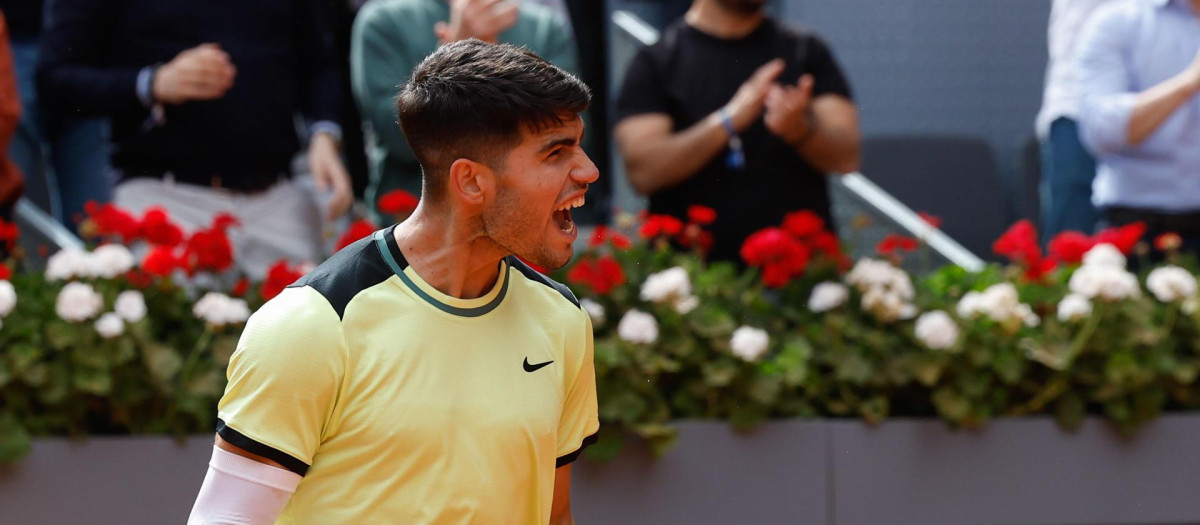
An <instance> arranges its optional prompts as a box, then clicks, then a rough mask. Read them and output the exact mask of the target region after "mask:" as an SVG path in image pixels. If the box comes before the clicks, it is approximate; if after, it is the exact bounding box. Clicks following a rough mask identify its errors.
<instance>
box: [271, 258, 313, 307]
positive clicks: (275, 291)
mask: <svg viewBox="0 0 1200 525" xmlns="http://www.w3.org/2000/svg"><path fill="white" fill-rule="evenodd" d="M301 277H304V274H303V273H300V269H299V268H292V267H290V266H288V262H287V261H285V260H282V259H281V260H279V261H277V262H276V263H275V264H273V265H271V267H270V268H268V269H267V279H266V280H265V281H263V284H262V297H263V300H264V301H268V300H271V299H273V298H274V297H275V296H276V295H279V294H280V292H283V289H284V288H287V287H288V285H290V284H292V283H294V282H296V280H297V279H299V278H301Z"/></svg>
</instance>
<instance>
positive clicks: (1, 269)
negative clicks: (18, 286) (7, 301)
mask: <svg viewBox="0 0 1200 525" xmlns="http://www.w3.org/2000/svg"><path fill="white" fill-rule="evenodd" d="M9 279H12V270H10V269H9V268H8V265H6V264H0V281H7V280H9Z"/></svg>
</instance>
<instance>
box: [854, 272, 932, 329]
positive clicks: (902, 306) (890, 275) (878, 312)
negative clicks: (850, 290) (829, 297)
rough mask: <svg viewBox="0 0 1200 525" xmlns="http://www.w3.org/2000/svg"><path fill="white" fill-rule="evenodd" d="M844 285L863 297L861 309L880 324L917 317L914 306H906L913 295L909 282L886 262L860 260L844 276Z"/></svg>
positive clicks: (905, 276) (901, 273) (909, 279)
mask: <svg viewBox="0 0 1200 525" xmlns="http://www.w3.org/2000/svg"><path fill="white" fill-rule="evenodd" d="M846 282H848V283H850V284H851V285H853V286H854V287H855V288H857V289H858V291H859V292H860V293H862V294H863V298H862V308H863V310H866V311H867V312H869V313H871V314H872V315H874V316H875V317H876V318H877V319H879V320H880V321H883V322H885V323H886V322H891V321H895V320H897V319H906V318H911V317H912V316H914V315H916V307H915V306H912V305H911V304H909V301H910V300H911V299H912V298H913V295H914V291H913V285H912V279H911V278H909V276H908V274H907V273H905V271H904V270H901V269H900V268H897V267H895V266H894V265H892V264H891V263H889V262H887V261H878V260H874V259H859V261H858V263H856V264H855V265H854V268H853V269H851V270H850V272H849V273H847V274H846Z"/></svg>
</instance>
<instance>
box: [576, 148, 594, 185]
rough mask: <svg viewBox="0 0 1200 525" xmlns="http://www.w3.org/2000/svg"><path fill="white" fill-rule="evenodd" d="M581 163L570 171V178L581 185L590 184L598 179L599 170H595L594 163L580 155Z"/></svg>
mask: <svg viewBox="0 0 1200 525" xmlns="http://www.w3.org/2000/svg"><path fill="white" fill-rule="evenodd" d="M582 156H583V162H582V163H580V164H579V165H578V166H576V167H575V168H574V169H572V170H571V178H572V179H575V180H576V181H579V182H581V183H583V184H591V183H593V182H596V180H597V179H599V178H600V170H599V169H597V168H596V163H594V162H592V159H591V158H590V157H588V156H587V154H586V153H582Z"/></svg>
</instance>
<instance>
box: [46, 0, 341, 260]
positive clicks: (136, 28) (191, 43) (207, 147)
mask: <svg viewBox="0 0 1200 525" xmlns="http://www.w3.org/2000/svg"><path fill="white" fill-rule="evenodd" d="M47 16H48V20H47V22H48V24H47V26H46V30H45V33H44V38H43V48H42V57H41V61H40V62H39V65H38V87H39V91H40V93H41V94H42V98H43V100H44V101H45V102H46V103H47V105H53V106H55V107H57V108H58V109H60V110H63V111H70V112H77V113H81V114H90V115H109V116H111V117H112V135H113V142H114V146H115V147H114V150H113V153H112V165H113V167H114V168H115V170H116V171H117V172H118V175H119V179H120V182H119V183H118V185H117V188H116V192H115V202H116V203H117V204H118V205H120V206H122V207H125V208H127V209H130V210H131V211H133V212H135V213H137V212H140V211H142V210H144V209H146V208H148V207H150V206H155V205H161V206H165V207H166V208H167V209H168V211H169V212H170V213H171V215H172V216H173V217H174V218H175V219H176V220H177V221H179V222H181V224H182V225H183V226H184V227H185V228H188V229H193V228H196V227H200V226H205V225H207V224H209V223H210V222H211V220H212V218H213V217H214V216H215V215H216V214H217V213H220V212H229V213H232V214H234V215H235V216H237V217H238V218H239V219H240V220H241V223H242V224H243V225H244V226H243V227H242V228H241V229H239V230H237V231H235V232H233V233H234V234H233V241H234V243H235V244H234V248H235V250H237V252H238V257H237V259H238V262H239V263H240V264H241V265H242V268H243V270H245V271H246V272H247V273H248V274H249V275H250V276H251V277H255V278H258V277H261V276H263V275H264V274H265V272H266V268H267V266H269V265H270V264H271V263H273V262H274V261H275V260H277V259H280V258H287V259H289V260H292V261H297V262H299V261H316V260H320V259H321V258H323V254H322V253H321V249H320V245H321V231H322V210H320V209H319V208H318V205H317V204H316V202H315V200H314V196H313V195H312V194H311V192H308V191H306V190H305V189H304V187H303V186H302V184H300V181H293V180H291V170H290V164H291V159H292V156H293V155H294V154H295V153H296V152H297V151H299V150H300V142H299V137H298V136H297V132H296V126H295V115H296V114H297V112H302V113H303V114H304V115H305V116H307V117H309V118H310V119H311V120H312V121H315V122H314V123H313V124H312V126H311V127H310V128H309V130H310V132H311V138H310V139H309V147H308V165H309V170H310V172H311V173H312V176H313V179H314V180H315V182H316V186H317V188H318V189H320V190H326V191H329V192H331V196H330V198H329V199H328V202H327V209H326V210H324V212H325V215H326V216H328V217H329V218H334V217H337V216H340V215H341V214H343V213H344V212H345V211H346V209H347V208H348V207H349V205H350V203H351V195H350V181H349V177H348V175H347V174H346V170H345V168H344V166H343V165H342V162H341V159H340V158H339V153H338V149H339V146H338V141H339V139H340V134H341V130H340V128H339V126H338V125H337V124H336V123H335V121H336V119H337V118H338V114H339V111H338V104H337V102H338V100H339V92H338V91H339V84H338V72H337V68H336V66H335V62H334V59H333V57H332V52H331V49H332V45H331V42H330V40H331V36H330V32H329V30H328V29H327V28H326V27H325V26H324V20H325V13H323V12H322V11H321V6H320V4H318V0H295V1H290V2H275V1H269V0H245V1H242V2H227V3H223V4H222V7H220V8H216V7H213V6H211V5H208V4H206V3H204V2H190V1H186V0H131V1H126V2H111V1H105V0H55V1H54V2H52V3H51V4H50V8H49V10H48V11H47Z"/></svg>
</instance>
